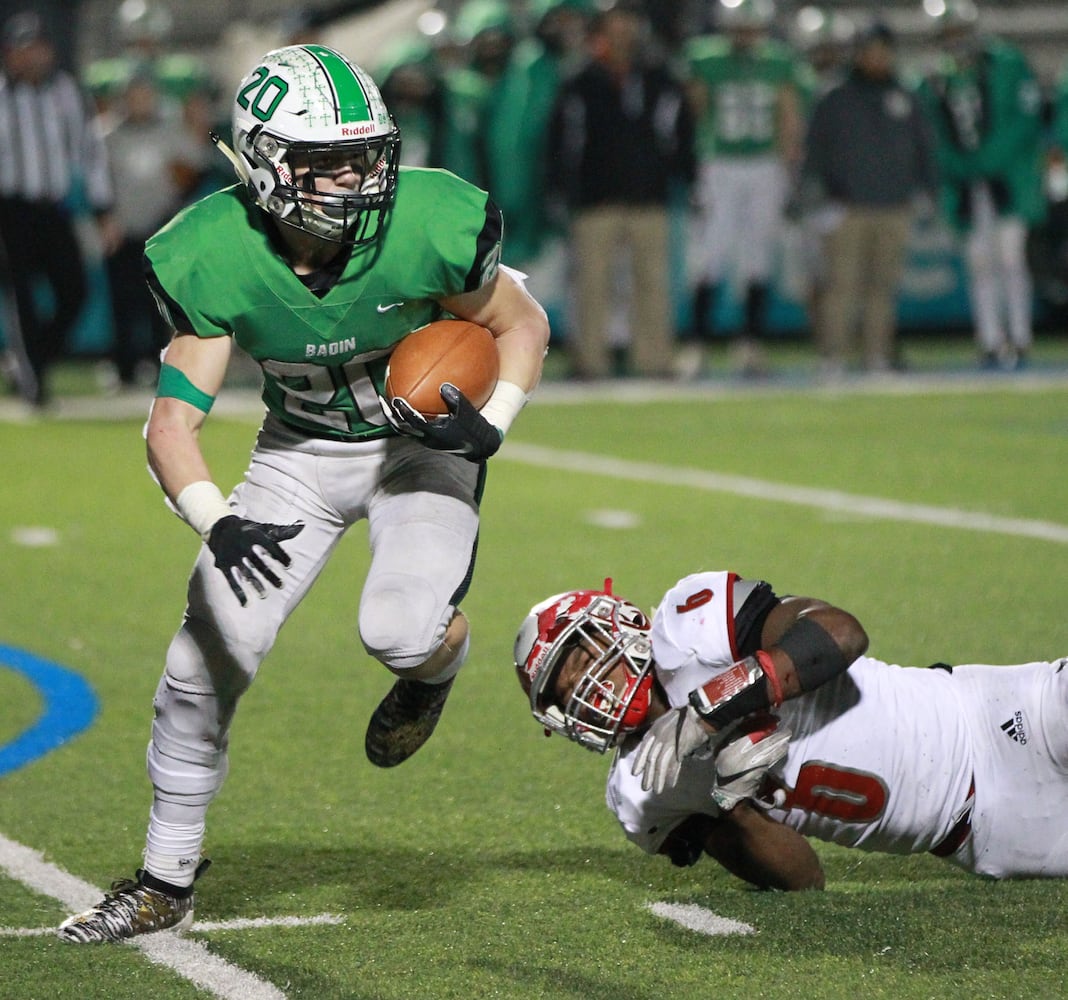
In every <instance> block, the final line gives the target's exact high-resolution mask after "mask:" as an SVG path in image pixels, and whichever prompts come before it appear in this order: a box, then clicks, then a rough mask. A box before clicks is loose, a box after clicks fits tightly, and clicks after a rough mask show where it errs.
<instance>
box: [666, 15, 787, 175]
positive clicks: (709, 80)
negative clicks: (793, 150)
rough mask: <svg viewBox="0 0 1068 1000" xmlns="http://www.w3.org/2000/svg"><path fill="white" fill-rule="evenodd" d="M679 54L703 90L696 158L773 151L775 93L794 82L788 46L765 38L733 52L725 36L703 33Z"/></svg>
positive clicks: (750, 154)
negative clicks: (703, 107)
mask: <svg viewBox="0 0 1068 1000" xmlns="http://www.w3.org/2000/svg"><path fill="white" fill-rule="evenodd" d="M685 57H686V61H687V63H688V65H689V71H690V76H691V78H692V79H694V80H695V81H697V82H699V83H701V84H703V85H704V87H705V89H706V91H707V93H708V103H707V106H706V107H705V110H704V114H703V115H702V116H701V119H700V121H698V123H697V151H698V155H699V156H700V158H701V159H702V160H708V159H712V158H713V157H716V156H758V155H765V154H768V153H773V152H774V151H775V144H776V141H777V139H778V106H779V93H780V91H781V90H782V88H783V87H787V86H796V85H797V81H798V72H799V71H798V67H797V65H796V62H795V60H794V58H793V56H792V55H791V54H790V52H789V50H787V49H786V48H784V47H783V46H782V45H779V44H778V43H776V42H771V41H765V42H761V43H759V44H757V45H756V46H754V47H753V48H752V49H751V50H749V51H739V50H736V49H735V48H734V47H733V46H732V45H731V43H730V42H729V41H728V40H727V39H726V38H721V37H718V36H709V37H704V38H695V39H693V40H692V41H691V42H690V43H689V44H688V45H687V46H686V50H685Z"/></svg>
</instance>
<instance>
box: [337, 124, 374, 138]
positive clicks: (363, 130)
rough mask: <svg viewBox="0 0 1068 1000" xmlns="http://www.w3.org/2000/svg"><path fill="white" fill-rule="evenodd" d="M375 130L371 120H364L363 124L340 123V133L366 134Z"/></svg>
mask: <svg viewBox="0 0 1068 1000" xmlns="http://www.w3.org/2000/svg"><path fill="white" fill-rule="evenodd" d="M374 130H375V126H374V124H373V123H372V122H365V123H364V124H363V125H342V126H341V134H342V135H367V134H368V133H372V132H374Z"/></svg>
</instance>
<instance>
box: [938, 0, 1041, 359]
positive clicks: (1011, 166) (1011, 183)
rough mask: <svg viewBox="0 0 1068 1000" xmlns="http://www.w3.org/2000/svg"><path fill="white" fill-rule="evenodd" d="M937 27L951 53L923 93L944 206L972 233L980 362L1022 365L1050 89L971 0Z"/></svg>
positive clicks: (958, 3)
mask: <svg viewBox="0 0 1068 1000" xmlns="http://www.w3.org/2000/svg"><path fill="white" fill-rule="evenodd" d="M936 31H937V37H938V41H939V44H940V46H941V49H942V54H941V57H940V60H939V63H938V65H937V67H936V68H935V70H934V72H932V73H931V74H930V75H929V76H928V77H927V79H926V80H925V81H924V82H923V84H922V86H921V93H922V94H923V95H924V98H925V104H926V106H927V108H928V111H929V113H930V117H931V121H932V123H933V125H934V129H935V134H936V139H937V143H938V159H939V166H940V169H941V175H942V181H943V197H942V201H943V206H944V209H945V211H946V214H947V216H948V218H949V221H950V223H951V224H952V225H953V226H954V227H955V228H956V229H957V230H958V231H960V232H961V233H962V234H963V235H964V237H965V259H966V263H967V269H968V282H969V295H970V298H971V308H972V318H973V322H974V324H975V336H976V342H977V346H978V348H979V352H980V364H981V365H982V367H984V368H991V369H996V368H1010V369H1011V368H1017V367H1019V366H1020V365H1021V364H1023V363H1024V361H1025V359H1026V357H1027V353H1028V351H1029V350H1030V348H1031V342H1032V283H1031V274H1030V270H1029V268H1028V264H1027V256H1026V245H1027V233H1028V229H1029V228H1030V227H1031V226H1033V225H1035V224H1036V223H1037V222H1039V221H1041V219H1042V216H1043V213H1044V210H1045V201H1044V198H1043V194H1042V123H1041V105H1042V100H1041V93H1040V90H1039V85H1038V81H1037V79H1036V78H1035V74H1034V72H1033V70H1032V69H1031V67H1030V66H1029V65H1028V62H1027V59H1026V58H1025V56H1024V55H1023V53H1022V52H1020V51H1019V50H1018V49H1016V48H1014V47H1013V46H1011V45H1009V44H1008V43H1006V42H1004V41H1002V40H1000V39H996V38H990V37H987V36H984V35H981V34H980V33H979V31H978V25H977V13H976V10H975V7H974V5H973V4H972V3H971V2H970V0H950V2H949V3H947V4H946V8H945V12H944V13H943V14H942V15H940V16H939V18H938V24H937V27H936Z"/></svg>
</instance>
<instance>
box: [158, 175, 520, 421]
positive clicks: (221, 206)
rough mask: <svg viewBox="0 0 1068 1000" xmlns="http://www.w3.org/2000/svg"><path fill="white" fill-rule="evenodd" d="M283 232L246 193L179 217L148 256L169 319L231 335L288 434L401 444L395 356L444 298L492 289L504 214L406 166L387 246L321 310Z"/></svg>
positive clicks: (341, 283)
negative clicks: (390, 407) (393, 387)
mask: <svg viewBox="0 0 1068 1000" xmlns="http://www.w3.org/2000/svg"><path fill="white" fill-rule="evenodd" d="M273 224H274V223H273V222H272V221H270V219H269V217H268V216H267V215H266V213H264V212H263V211H262V210H261V209H259V208H258V207H256V206H255V205H253V204H252V203H251V202H250V200H249V199H248V197H247V196H246V193H245V190H244V188H243V187H242V186H240V185H235V186H233V187H229V188H226V189H225V190H222V191H218V192H216V193H214V194H211V195H208V196H207V197H206V198H204V199H202V200H201V201H199V202H197V203H196V204H194V205H191V206H190V207H189V208H187V209H185V210H183V211H182V212H180V213H179V214H178V215H176V216H175V217H174V219H173V220H171V222H169V223H168V224H167V225H166V226H165V227H164V228H163V229H161V230H160V231H159V232H158V233H156V235H155V236H153V237H152V238H151V239H149V241H148V243H147V245H146V248H145V256H146V260H147V262H148V264H149V267H150V269H151V273H150V278H149V280H150V283H151V285H152V288H153V290H154V291H155V293H156V296H157V298H158V299H159V301H160V304H161V308H163V309H164V310H166V311H168V312H170V314H171V315H170V317H169V318H170V320H171V321H172V323H173V324H174V326H175V327H176V328H177V329H179V330H181V331H183V332H187V333H194V334H196V335H197V336H198V337H225V336H233V338H234V340H235V342H236V343H237V344H238V346H240V347H241V348H242V349H243V350H244V351H245V352H247V353H248V354H249V355H250V356H251V357H252V358H254V359H255V360H256V361H257V362H259V365H260V367H261V369H262V371H263V387H264V388H263V400H264V402H265V403H266V404H267V407H268V409H269V410H270V411H271V413H273V414H274V415H275V416H276V417H277V418H278V419H279V420H281V421H282V422H283V423H285V424H287V425H289V426H290V427H293V428H295V429H297V430H299V431H302V432H303V433H306V434H309V435H311V436H315V437H330V438H339V439H342V440H353V439H366V438H376V437H383V436H386V435H389V434H392V433H394V432H393V430H392V428H391V427H390V426H389V424H388V422H387V421H386V419H385V416H384V415H383V413H382V409H381V405H380V403H379V397H380V395H381V394H382V392H383V388H384V382H385V369H386V361H387V359H388V357H389V354H390V351H391V350H392V349H393V347H394V345H395V344H396V343H397V341H399V340H400V339H401V338H402V337H404V336H405V335H406V334H408V333H410V332H411V331H412V330H414V329H416V328H418V327H420V326H423V325H425V324H426V323H429V322H431V321H432V320H435V319H439V318H440V317H441V316H442V314H443V310H442V308H441V306H440V305H439V304H438V302H437V301H436V300H437V299H439V298H443V297H446V296H451V295H457V294H460V293H462V292H469V291H474V290H475V289H477V288H479V287H481V286H482V285H483V284H485V283H486V282H487V281H489V280H490V279H492V278H493V276H494V275H495V274H496V271H497V265H498V260H499V257H500V240H501V217H500V213H499V211H498V210H497V208H496V206H495V205H494V204H493V202H492V201H490V200H489V197H488V196H487V194H486V192H485V191H482V190H480V189H478V188H476V187H475V186H474V185H472V184H468V183H467V182H466V181H463V180H461V179H460V178H459V177H456V176H454V175H453V174H450V173H448V172H447V171H444V170H425V169H419V168H412V167H401V170H400V177H399V180H398V183H397V196H396V201H395V203H394V205H393V208H392V210H391V211H390V213H389V215H388V217H387V218H386V219H385V220H384V222H383V226H382V233H381V235H380V236H379V238H378V240H377V241H376V242H375V243H372V244H368V245H367V246H362V247H356V248H355V249H354V250H353V252H352V254H351V256H350V257H349V258H348V260H347V262H346V263H345V266H344V269H343V270H342V272H341V274H340V276H339V278H338V280H337V282H336V283H335V284H334V285H333V286H332V287H330V289H329V290H328V291H327V292H326V293H325V294H324V295H323V296H322V297H321V298H320V297H317V296H316V294H315V293H314V292H312V291H311V290H310V289H309V288H308V287H307V286H306V285H305V284H304V282H303V281H301V279H300V277H298V275H296V274H295V273H294V272H293V270H292V269H291V268H290V267H289V265H288V264H287V263H286V261H285V259H284V258H283V257H282V256H281V254H280V253H279V252H278V250H277V249H276V248H275V244H274V243H273V242H272V238H271V235H270V231H269V227H270V226H272V225H273Z"/></svg>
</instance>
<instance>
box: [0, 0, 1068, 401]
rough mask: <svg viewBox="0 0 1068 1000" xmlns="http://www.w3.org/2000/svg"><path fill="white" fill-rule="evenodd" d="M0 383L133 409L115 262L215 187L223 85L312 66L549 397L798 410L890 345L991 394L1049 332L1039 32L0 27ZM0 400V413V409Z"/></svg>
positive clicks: (139, 23)
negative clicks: (535, 319)
mask: <svg viewBox="0 0 1068 1000" xmlns="http://www.w3.org/2000/svg"><path fill="white" fill-rule="evenodd" d="M0 24H2V37H0V42H2V46H3V73H2V76H0V240H2V245H0V279H2V290H3V310H2V312H0V371H2V372H3V374H4V375H5V376H6V381H7V382H8V383H9V385H8V390H7V391H9V392H10V393H11V394H19V395H21V396H22V397H23V398H24V399H26V400H27V401H28V402H30V403H31V404H34V405H43V404H44V403H46V402H47V401H48V396H49V372H50V370H51V368H52V367H53V366H55V365H56V364H58V363H60V362H62V361H63V360H64V359H69V358H72V357H73V358H83V359H92V360H94V361H97V362H100V364H99V365H98V366H97V370H98V371H99V372H102V373H103V377H104V379H105V380H106V381H107V384H108V386H109V387H111V388H115V389H121V388H122V387H135V388H140V389H144V388H147V387H149V386H151V385H152V384H153V382H154V378H155V373H156V369H157V367H158V353H159V350H160V348H161V346H162V345H163V343H165V338H166V330H165V329H163V328H162V325H161V323H160V321H159V319H158V317H157V315H156V310H155V307H154V304H153V303H152V301H151V298H150V296H149V294H148V292H147V290H146V289H145V287H144V285H143V282H142V281H141V280H140V255H141V249H142V246H143V243H144V240H145V238H146V237H147V236H149V235H150V234H151V233H152V232H154V231H155V230H156V229H157V228H158V227H159V226H160V225H162V224H163V223H164V222H165V221H166V220H167V219H168V218H169V217H170V216H171V215H173V214H174V212H175V211H177V210H178V209H179V208H181V206H182V205H184V204H187V203H189V202H190V201H192V200H195V199H196V198H199V197H201V196H203V195H204V194H206V193H208V192H210V191H212V190H214V189H217V188H218V187H220V186H222V185H225V184H230V183H232V182H233V181H234V177H233V174H232V171H231V169H230V167H229V164H228V163H227V162H226V160H225V159H224V158H223V156H222V155H221V154H220V153H219V152H218V151H217V150H216V149H215V148H214V146H213V144H212V142H211V140H210V139H209V132H210V131H211V130H213V129H214V130H216V131H218V132H219V133H220V134H221V135H223V136H224V137H227V138H228V137H229V131H230V129H229V116H230V105H231V102H232V100H233V97H234V91H235V89H236V86H237V83H238V81H239V80H240V79H241V78H242V77H243V76H244V75H245V73H247V72H248V71H249V69H251V68H252V67H253V66H254V65H255V62H256V60H257V58H258V57H259V56H260V55H262V54H263V53H264V52H266V51H268V50H269V49H272V48H275V47H278V46H280V45H285V44H292V43H296V42H321V43H324V44H327V45H331V46H333V47H335V48H338V49H341V50H342V51H344V52H346V53H347V54H348V55H349V56H350V57H352V58H353V59H354V60H355V61H356V62H358V63H360V64H361V65H363V66H364V67H365V68H366V69H368V70H369V71H370V72H371V73H372V75H373V76H374V77H375V79H376V81H377V82H378V84H379V85H380V87H381V89H382V92H383V95H384V97H385V99H386V102H387V105H388V107H389V109H390V111H391V112H392V113H393V115H394V116H395V118H396V119H397V122H398V124H399V125H400V128H401V132H402V138H403V151H402V162H403V163H406V164H408V165H413V166H429V167H444V168H447V169H449V170H452V171H454V172H455V173H457V174H459V175H461V176H463V177H465V178H466V179H468V180H471V181H473V182H475V183H477V184H479V185H480V186H482V187H484V188H485V189H487V190H488V191H489V192H490V194H491V196H492V197H493V199H494V200H495V201H496V202H497V203H498V204H499V205H500V206H501V208H502V210H503V212H504V217H505V233H506V242H505V250H504V261H505V263H507V264H509V265H511V266H513V267H515V268H518V269H519V270H521V271H523V272H524V273H526V274H527V275H528V276H529V279H528V284H529V286H530V288H531V290H532V291H533V292H534V294H535V295H536V296H537V297H538V299H539V300H540V301H541V302H542V303H543V304H544V305H545V306H546V308H547V310H548V311H549V313H550V319H551V321H552V326H553V336H554V342H555V343H556V345H557V346H558V348H559V355H560V357H562V358H564V359H565V364H564V366H563V367H562V368H559V369H556V368H553V369H550V373H555V374H558V375H560V376H561V377H566V378H571V379H576V380H598V379H603V378H608V377H618V376H625V375H638V376H646V377H653V378H659V379H672V380H680V381H682V380H695V379H702V378H707V377H709V373H710V371H711V370H712V368H711V364H712V360H711V359H712V358H713V357H715V356H716V355H717V353H718V354H720V355H722V357H723V358H725V359H727V362H726V368H725V370H727V371H729V372H730V373H731V374H732V375H739V376H744V377H765V376H767V375H769V373H770V371H771V368H772V362H771V361H770V360H769V351H768V346H769V345H770V344H774V343H776V342H782V341H784V340H787V339H790V340H793V341H796V342H799V343H802V344H804V345H806V347H807V349H809V350H810V351H811V353H812V357H813V358H814V359H815V360H816V361H817V368H816V370H817V371H818V374H819V377H821V378H823V379H828V380H834V379H838V378H841V377H843V376H845V375H847V374H851V373H855V372H875V373H888V374H893V373H895V372H898V371H902V370H905V369H906V368H907V367H908V359H907V354H906V352H905V351H903V350H902V346H901V341H902V338H901V336H900V335H901V333H902V332H910V333H915V332H919V333H922V334H928V333H929V334H932V335H934V334H941V333H951V334H956V335H957V336H958V337H962V338H967V339H968V342H969V345H970V347H971V349H972V351H973V358H974V365H975V366H976V367H978V368H981V369H986V370H992V371H998V372H1003V371H1015V370H1018V369H1020V368H1022V367H1025V366H1026V365H1027V364H1028V362H1029V359H1030V356H1031V352H1032V347H1033V345H1034V338H1035V335H1036V332H1037V333H1038V335H1039V336H1042V337H1046V336H1050V337H1055V336H1063V334H1064V333H1065V331H1066V329H1068V166H1066V154H1068V16H1066V15H1065V12H1064V7H1063V4H1061V3H1057V2H1040V0H1032V2H1012V3H1008V2H1003V3H993V2H989V3H986V4H980V6H978V7H977V6H976V5H975V4H974V3H973V2H972V0H923V2H922V3H920V2H918V0H901V2H890V3H868V4H843V3H830V2H827V3H823V4H820V5H814V4H809V3H804V2H786V0H616V2H614V3H613V2H611V0H436V2H435V0H379V2H376V0H349V2H340V3H339V2H326V0H324V2H321V3H308V4H304V5H296V4H293V3H280V2H274V0H180V2H179V0H166V2H164V0H122V2H118V0H81V2H73V0H71V2H62V3H61V2H45V0H38V2H29V0H22V2H19V0H3V2H0ZM0 391H2V389H0Z"/></svg>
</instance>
